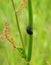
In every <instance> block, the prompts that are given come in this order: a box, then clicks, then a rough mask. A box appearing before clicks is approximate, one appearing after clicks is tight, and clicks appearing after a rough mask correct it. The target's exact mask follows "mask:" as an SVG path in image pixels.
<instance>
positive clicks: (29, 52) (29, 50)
mask: <svg viewBox="0 0 51 65" xmlns="http://www.w3.org/2000/svg"><path fill="white" fill-rule="evenodd" d="M28 15H29V26H30V28H31V30H32V32H33V14H32V4H31V0H28ZM32 43H33V34H32V35H29V45H28V57H27V59H28V62H30V60H31V55H32Z"/></svg>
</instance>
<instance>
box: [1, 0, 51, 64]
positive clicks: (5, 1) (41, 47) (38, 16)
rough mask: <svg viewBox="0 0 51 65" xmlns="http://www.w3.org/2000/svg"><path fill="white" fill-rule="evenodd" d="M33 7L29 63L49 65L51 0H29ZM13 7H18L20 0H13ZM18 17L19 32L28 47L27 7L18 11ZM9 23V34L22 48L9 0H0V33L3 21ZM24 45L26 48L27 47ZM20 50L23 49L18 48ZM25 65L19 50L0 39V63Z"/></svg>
mask: <svg viewBox="0 0 51 65" xmlns="http://www.w3.org/2000/svg"><path fill="white" fill-rule="evenodd" d="M31 2H32V9H33V25H34V26H33V45H32V46H33V48H32V58H31V61H30V65H48V64H47V63H46V59H47V60H48V62H49V63H50V65H51V0H31ZM14 3H15V8H16V9H19V7H20V4H21V3H22V1H21V0H14ZM26 5H27V3H26ZM18 19H19V24H20V29H21V33H22V35H23V39H24V40H25V46H27V47H28V42H29V41H28V40H29V39H28V37H29V35H28V34H27V32H26V26H27V25H28V8H27V7H25V8H24V9H23V10H22V11H21V12H18ZM5 21H7V22H8V24H9V33H10V36H11V37H13V38H14V40H15V45H16V46H20V47H21V48H22V44H21V41H20V37H19V32H18V28H17V25H16V20H15V14H14V10H13V7H12V3H11V0H0V34H2V31H3V29H4V22H5ZM27 47H26V49H27ZM20 52H23V53H22V55H24V50H23V49H22V50H21V49H20ZM26 52H27V50H26ZM3 64H4V65H26V62H25V60H24V59H23V58H21V56H20V54H19V52H18V51H17V50H14V49H13V48H12V46H11V44H10V42H8V41H7V40H6V39H3V38H2V39H0V65H3Z"/></svg>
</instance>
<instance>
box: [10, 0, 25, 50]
mask: <svg viewBox="0 0 51 65" xmlns="http://www.w3.org/2000/svg"><path fill="white" fill-rule="evenodd" d="M11 1H12V5H13V9H14V12H15V17H16V23H17V27H18V31H19V35H20V39H21V42H22V46H23V48H24V50H25V45H24V41H23V38H22V34H21V30H20V26H19V21H18V17H17V12H16V9H15V6H14V1H13V0H11Z"/></svg>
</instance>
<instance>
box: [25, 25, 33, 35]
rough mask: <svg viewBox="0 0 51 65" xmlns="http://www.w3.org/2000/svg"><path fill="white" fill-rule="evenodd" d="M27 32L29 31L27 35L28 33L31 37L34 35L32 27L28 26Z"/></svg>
mask: <svg viewBox="0 0 51 65" xmlns="http://www.w3.org/2000/svg"><path fill="white" fill-rule="evenodd" d="M26 31H27V33H28V34H29V35H32V34H33V32H32V30H31V28H30V26H27V28H26Z"/></svg>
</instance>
